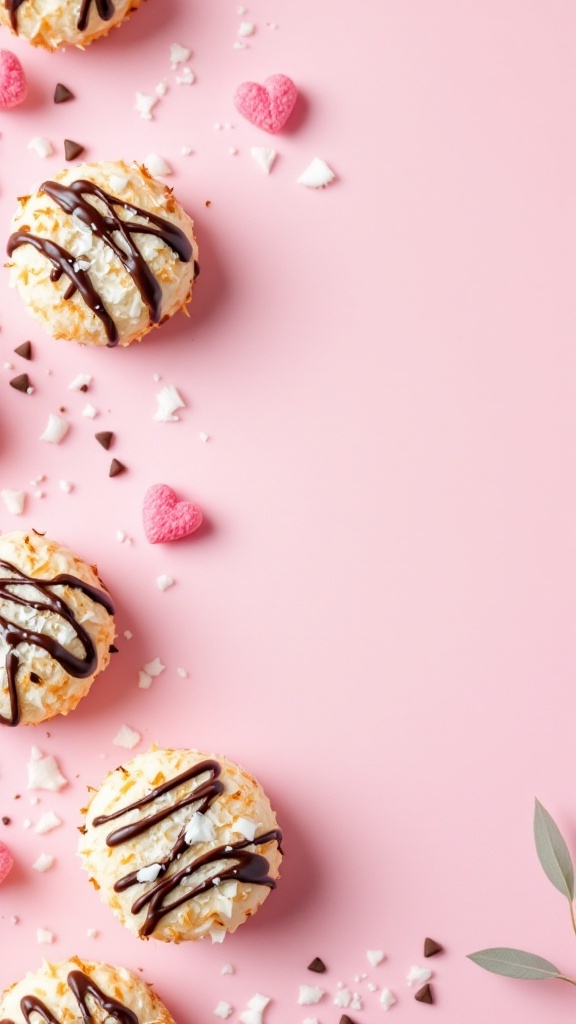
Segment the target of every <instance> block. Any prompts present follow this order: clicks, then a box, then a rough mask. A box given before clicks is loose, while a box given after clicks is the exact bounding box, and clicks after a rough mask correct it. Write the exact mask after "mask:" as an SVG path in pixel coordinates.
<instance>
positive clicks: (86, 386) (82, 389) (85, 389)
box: [80, 384, 88, 394]
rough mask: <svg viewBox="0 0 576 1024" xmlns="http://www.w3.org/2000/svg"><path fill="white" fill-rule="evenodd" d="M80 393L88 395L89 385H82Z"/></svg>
mask: <svg viewBox="0 0 576 1024" xmlns="http://www.w3.org/2000/svg"><path fill="white" fill-rule="evenodd" d="M80 391H83V392H84V394H86V392H87V391H88V385H87V384H81V386H80Z"/></svg>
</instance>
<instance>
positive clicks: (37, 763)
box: [28, 747, 68, 792]
mask: <svg viewBox="0 0 576 1024" xmlns="http://www.w3.org/2000/svg"><path fill="white" fill-rule="evenodd" d="M67 784H68V779H65V778H64V776H63V775H62V774H61V772H60V769H59V768H58V764H57V762H56V759H55V758H54V757H52V755H51V754H50V755H48V757H44V756H43V755H42V753H41V751H40V750H38V747H32V753H31V759H30V761H29V762H28V789H48V790H51V791H53V792H56V791H57V790H59V789H62V788H63V787H64V786H66V785H67Z"/></svg>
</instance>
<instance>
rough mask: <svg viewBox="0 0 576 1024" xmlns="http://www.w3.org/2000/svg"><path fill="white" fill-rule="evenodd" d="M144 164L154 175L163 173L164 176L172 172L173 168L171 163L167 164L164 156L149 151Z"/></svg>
mask: <svg viewBox="0 0 576 1024" xmlns="http://www.w3.org/2000/svg"><path fill="white" fill-rule="evenodd" d="M144 165H145V166H146V167H147V168H148V170H149V171H150V174H153V175H154V176H156V175H158V174H161V175H163V176H165V175H167V174H172V168H171V167H170V164H167V163H166V161H165V159H164V157H163V156H160V154H159V153H149V154H148V156H147V157H146V159H145V160H144Z"/></svg>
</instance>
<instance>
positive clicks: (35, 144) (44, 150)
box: [28, 135, 54, 159]
mask: <svg viewBox="0 0 576 1024" xmlns="http://www.w3.org/2000/svg"><path fill="white" fill-rule="evenodd" d="M28 149H33V150H34V152H35V153H36V154H37V155H38V156H41V157H42V158H43V159H45V158H46V157H47V156H52V154H53V152H54V149H53V148H52V143H51V142H49V141H48V139H45V138H44V137H43V136H42V135H35V136H34V138H33V139H30V142H29V143H28Z"/></svg>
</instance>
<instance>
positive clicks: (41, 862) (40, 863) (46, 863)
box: [32, 853, 54, 873]
mask: <svg viewBox="0 0 576 1024" xmlns="http://www.w3.org/2000/svg"><path fill="white" fill-rule="evenodd" d="M53 863H54V857H53V856H52V854H51V853H41V854H40V856H39V857H38V859H37V860H35V861H34V863H33V865H32V867H33V868H34V871H39V872H40V873H43V872H44V871H48V870H49V869H50V868H51V867H52V865H53Z"/></svg>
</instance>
